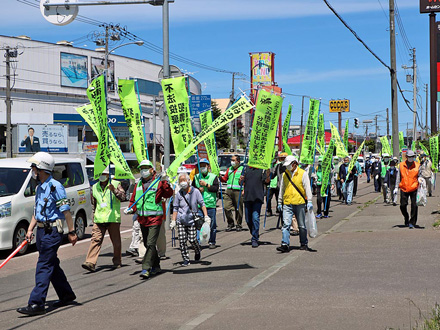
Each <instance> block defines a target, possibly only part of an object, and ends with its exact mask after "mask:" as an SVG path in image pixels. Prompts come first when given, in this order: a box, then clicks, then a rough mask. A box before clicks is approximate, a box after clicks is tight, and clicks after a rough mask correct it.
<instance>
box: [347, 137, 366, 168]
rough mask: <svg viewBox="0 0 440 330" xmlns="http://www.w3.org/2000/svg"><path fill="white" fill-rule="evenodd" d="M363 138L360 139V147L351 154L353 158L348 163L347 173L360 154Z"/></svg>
mask: <svg viewBox="0 0 440 330" xmlns="http://www.w3.org/2000/svg"><path fill="white" fill-rule="evenodd" d="M364 143H365V140H364V141H362V144H361V145H360V147H359V148H358V149H357V150H356V152H355V153H354V155H353V158H352V159H351V161H350V164H349V165H348V171H347V173H350V172H351V170H352V169H353V166H354V164H355V163H356V161H357V159H358V158H359V155H360V154H361V151H362V148H363V147H364Z"/></svg>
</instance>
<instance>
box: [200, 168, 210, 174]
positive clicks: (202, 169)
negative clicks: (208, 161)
mask: <svg viewBox="0 0 440 330" xmlns="http://www.w3.org/2000/svg"><path fill="white" fill-rule="evenodd" d="M200 172H202V174H206V173H208V168H207V167H202V168H201V169H200Z"/></svg>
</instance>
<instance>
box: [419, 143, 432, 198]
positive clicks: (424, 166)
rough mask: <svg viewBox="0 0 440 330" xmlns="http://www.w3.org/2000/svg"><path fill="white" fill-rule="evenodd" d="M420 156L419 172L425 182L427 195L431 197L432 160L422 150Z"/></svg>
mask: <svg viewBox="0 0 440 330" xmlns="http://www.w3.org/2000/svg"><path fill="white" fill-rule="evenodd" d="M420 157H421V162H420V172H421V174H422V178H423V179H424V180H425V182H426V187H427V188H428V195H429V197H431V196H432V182H431V176H432V162H431V161H430V160H429V157H428V156H427V155H426V153H425V152H422V154H421V156H420Z"/></svg>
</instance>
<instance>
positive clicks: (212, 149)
mask: <svg viewBox="0 0 440 330" xmlns="http://www.w3.org/2000/svg"><path fill="white" fill-rule="evenodd" d="M199 117H200V125H201V128H202V130H203V129H205V128H208V127H209V126H210V125H211V124H212V111H211V110H208V111H205V112H202V113H201V114H200V115H199ZM204 141H205V147H206V152H207V154H208V160H209V166H210V167H211V172H212V173H214V174H215V175H219V174H220V167H219V166H218V158H217V147H216V145H215V136H214V133H213V134H211V135H209V136H208V137H206V139H205V140H204Z"/></svg>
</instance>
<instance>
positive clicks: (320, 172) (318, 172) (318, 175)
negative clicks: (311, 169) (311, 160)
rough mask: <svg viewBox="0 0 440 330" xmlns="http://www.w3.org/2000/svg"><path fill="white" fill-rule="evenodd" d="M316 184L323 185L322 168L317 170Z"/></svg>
mask: <svg viewBox="0 0 440 330" xmlns="http://www.w3.org/2000/svg"><path fill="white" fill-rule="evenodd" d="M316 184H317V185H322V168H318V169H317V170H316Z"/></svg>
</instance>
